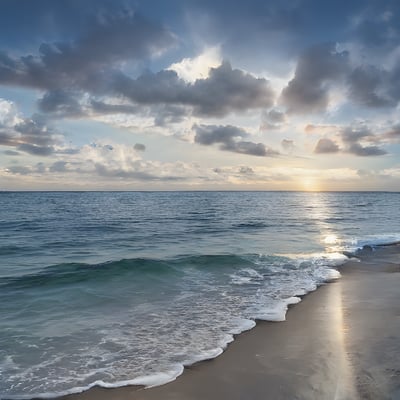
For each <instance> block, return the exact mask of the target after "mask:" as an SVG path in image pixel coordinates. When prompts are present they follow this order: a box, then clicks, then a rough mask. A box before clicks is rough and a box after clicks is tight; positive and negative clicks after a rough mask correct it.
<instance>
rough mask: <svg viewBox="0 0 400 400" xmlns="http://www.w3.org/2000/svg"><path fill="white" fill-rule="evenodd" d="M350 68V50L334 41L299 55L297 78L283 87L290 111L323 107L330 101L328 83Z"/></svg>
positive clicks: (311, 110) (338, 78) (295, 111)
mask: <svg viewBox="0 0 400 400" xmlns="http://www.w3.org/2000/svg"><path fill="white" fill-rule="evenodd" d="M347 70H348V53H347V52H340V51H338V50H337V49H336V46H335V44H333V43H325V44H319V45H316V46H314V47H311V48H309V49H308V50H306V51H305V52H304V53H303V54H302V55H301V56H300V58H299V60H298V62H297V67H296V71H295V75H294V78H293V79H292V80H291V81H290V82H289V84H288V85H287V86H286V87H285V88H284V89H283V91H282V94H281V101H282V103H283V104H284V105H285V106H286V107H287V108H288V111H289V112H291V113H310V112H319V111H324V110H326V108H327V107H328V104H329V87H330V84H331V83H332V82H338V81H339V80H341V79H342V78H343V77H344V76H345V73H346V71H347Z"/></svg>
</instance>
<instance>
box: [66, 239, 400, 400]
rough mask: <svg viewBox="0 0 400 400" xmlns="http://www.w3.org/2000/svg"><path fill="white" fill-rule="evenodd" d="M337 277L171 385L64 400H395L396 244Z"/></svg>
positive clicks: (398, 326)
mask: <svg viewBox="0 0 400 400" xmlns="http://www.w3.org/2000/svg"><path fill="white" fill-rule="evenodd" d="M358 257H359V260H360V261H349V262H348V263H346V264H345V265H344V266H343V267H342V268H341V273H342V278H341V279H339V280H338V281H335V282H332V283H329V284H326V285H324V286H322V287H320V288H319V289H318V290H317V291H315V292H313V293H310V294H308V295H307V296H305V297H304V299H303V301H302V302H301V303H299V304H298V305H296V306H294V307H291V308H290V310H289V311H288V314H287V320H286V322H283V323H282V322H280V323H273V322H262V321H260V322H258V324H257V326H256V327H255V328H254V329H253V330H251V331H249V332H246V333H243V334H241V335H239V336H238V337H237V338H236V340H235V341H234V342H233V343H232V344H231V345H230V346H229V347H228V349H227V350H226V351H225V352H224V353H223V354H222V355H221V356H219V357H218V358H216V359H214V360H210V361H205V362H201V363H198V364H196V365H193V366H191V367H189V368H187V369H185V372H184V373H183V374H182V375H181V376H180V377H178V378H177V380H175V381H174V382H171V383H169V384H167V385H163V386H160V387H155V388H151V389H143V388H140V387H134V386H131V387H123V388H118V389H103V388H93V389H91V390H88V391H87V392H84V393H81V394H77V395H70V396H64V397H62V399H63V400H103V399H104V400H105V399H107V400H108V399H109V400H128V399H129V400H172V399H173V400H191V399H193V400H197V399H207V400H214V399H215V400H217V399H218V400H221V399H222V400H223V399H227V400H228V399H229V400H236V399H237V400H239V399H251V400H258V399H263V400H265V399H271V400H280V399H282V400H283V399H285V400H289V399H290V400H295V399H296V400H297V399H304V400H312V399H318V400H325V399H332V400H344V399H346V400H347V399H348V400H357V399H360V400H369V399H371V400H381V399H385V400H386V399H400V273H399V272H400V245H398V244H397V245H392V246H382V247H379V248H378V249H377V250H375V251H372V250H371V249H368V248H367V249H365V250H363V251H362V252H360V253H359V254H358Z"/></svg>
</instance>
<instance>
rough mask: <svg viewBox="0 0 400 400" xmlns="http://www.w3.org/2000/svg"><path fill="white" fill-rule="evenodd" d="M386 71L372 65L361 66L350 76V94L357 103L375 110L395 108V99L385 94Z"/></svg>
mask: <svg viewBox="0 0 400 400" xmlns="http://www.w3.org/2000/svg"><path fill="white" fill-rule="evenodd" d="M385 75H387V73H386V71H383V70H380V69H378V68H376V67H374V66H372V65H367V66H359V67H357V68H355V69H354V70H353V71H352V72H351V74H350V75H349V78H348V82H349V93H350V96H351V98H352V99H353V100H354V101H356V102H357V103H359V104H361V105H363V106H366V107H373V108H380V107H388V106H394V105H395V104H396V102H395V101H393V99H391V98H390V97H388V96H387V95H386V94H385V90H384V83H385V80H386V78H387V77H386V76H385Z"/></svg>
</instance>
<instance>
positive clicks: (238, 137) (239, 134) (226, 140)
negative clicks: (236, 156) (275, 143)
mask: <svg viewBox="0 0 400 400" xmlns="http://www.w3.org/2000/svg"><path fill="white" fill-rule="evenodd" d="M193 129H194V131H195V132H196V136H195V138H194V141H195V143H199V144H202V145H204V146H210V145H213V144H219V145H220V146H219V148H220V149H221V150H224V151H231V152H233V153H240V154H248V155H252V156H260V157H266V156H269V157H272V156H276V155H278V154H279V153H278V152H277V151H275V150H272V149H269V148H267V147H266V146H265V145H264V144H263V143H254V142H250V141H244V140H242V139H243V138H246V137H248V136H249V134H248V133H247V132H246V131H245V130H244V129H241V128H238V127H236V126H232V125H226V126H222V125H220V126H217V125H194V126H193Z"/></svg>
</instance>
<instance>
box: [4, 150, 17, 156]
mask: <svg viewBox="0 0 400 400" xmlns="http://www.w3.org/2000/svg"><path fill="white" fill-rule="evenodd" d="M3 153H4V154H5V155H6V156H19V155H21V153H19V152H18V151H14V150H4V151H3Z"/></svg>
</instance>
